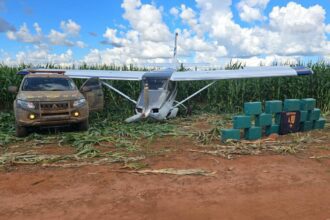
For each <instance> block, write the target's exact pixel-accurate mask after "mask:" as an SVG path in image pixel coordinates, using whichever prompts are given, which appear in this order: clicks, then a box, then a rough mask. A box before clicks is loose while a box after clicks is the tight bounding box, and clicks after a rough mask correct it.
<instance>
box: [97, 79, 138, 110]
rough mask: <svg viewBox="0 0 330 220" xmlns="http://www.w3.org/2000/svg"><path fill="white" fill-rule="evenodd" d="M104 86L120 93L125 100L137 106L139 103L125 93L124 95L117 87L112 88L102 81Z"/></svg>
mask: <svg viewBox="0 0 330 220" xmlns="http://www.w3.org/2000/svg"><path fill="white" fill-rule="evenodd" d="M102 84H103V85H105V86H106V87H108V88H109V89H111V90H113V91H114V92H116V93H118V94H119V95H121V96H123V97H124V98H126V99H128V100H129V101H131V102H133V103H134V104H135V105H136V103H137V102H136V101H135V100H133V99H131V98H130V97H129V96H128V95H126V94H125V93H122V92H121V91H119V90H118V89H116V88H115V87H113V86H111V85H110V84H109V83H106V82H104V81H102Z"/></svg>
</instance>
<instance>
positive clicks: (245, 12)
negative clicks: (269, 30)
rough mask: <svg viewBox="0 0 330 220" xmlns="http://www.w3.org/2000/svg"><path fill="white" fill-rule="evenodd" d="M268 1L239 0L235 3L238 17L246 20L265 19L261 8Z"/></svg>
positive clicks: (263, 7) (265, 5) (264, 6)
mask: <svg viewBox="0 0 330 220" xmlns="http://www.w3.org/2000/svg"><path fill="white" fill-rule="evenodd" d="M268 2H269V0H241V1H240V2H239V3H238V4H237V9H238V11H239V16H240V18H241V19H242V20H243V21H246V22H252V21H259V20H265V19H266V17H265V16H264V15H263V10H264V9H265V8H266V7H267V5H268Z"/></svg>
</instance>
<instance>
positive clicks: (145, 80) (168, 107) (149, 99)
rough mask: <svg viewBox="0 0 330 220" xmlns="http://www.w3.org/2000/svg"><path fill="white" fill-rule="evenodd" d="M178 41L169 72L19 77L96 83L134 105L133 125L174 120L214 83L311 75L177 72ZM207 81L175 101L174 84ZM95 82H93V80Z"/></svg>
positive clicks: (297, 71) (270, 70) (260, 70)
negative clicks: (131, 86) (130, 88)
mask: <svg viewBox="0 0 330 220" xmlns="http://www.w3.org/2000/svg"><path fill="white" fill-rule="evenodd" d="M177 37H178V34H176V35H175V46H174V55H173V63H172V64H171V67H170V68H167V69H164V70H159V71H147V72H142V71H111V70H73V69H71V70H69V69H61V70H60V69H56V70H54V69H27V70H22V71H20V72H19V74H27V73H33V72H62V73H64V74H65V75H67V76H69V77H71V78H75V79H90V78H93V79H95V78H96V79H97V82H98V83H99V85H104V86H105V87H107V88H109V89H110V90H112V91H114V92H116V93H118V94H119V95H121V96H123V97H124V98H126V99H127V100H129V101H131V102H132V103H134V104H135V105H136V107H135V112H136V114H135V115H133V116H132V117H129V118H127V119H126V122H135V121H139V120H141V119H144V118H148V117H150V118H153V119H155V120H166V119H169V118H174V117H176V115H177V113H178V110H179V109H178V107H179V106H183V107H185V106H184V105H183V103H185V102H186V101H188V100H189V99H191V98H193V97H194V96H196V95H197V94H199V93H200V92H202V91H204V90H205V89H207V88H208V87H210V86H212V85H213V84H214V83H215V82H216V81H217V80H224V79H241V78H262V77H280V76H301V75H310V74H313V71H312V70H310V69H308V68H306V67H295V68H291V67H289V66H271V67H249V68H244V69H237V70H209V71H199V70H196V71H183V72H179V71H177V68H178V67H179V65H178V64H179V62H178V61H177V58H176V55H177ZM105 80H129V81H141V87H142V89H141V93H140V96H139V98H138V99H137V101H136V100H133V99H132V98H130V97H129V96H127V95H126V94H124V93H123V92H121V91H119V90H118V89H116V88H114V87H113V86H112V85H110V84H109V83H107V82H106V81H105ZM196 80H203V81H205V80H207V81H211V82H210V83H209V84H207V85H206V86H204V87H203V88H201V89H199V90H198V91H196V92H195V93H193V94H191V95H190V96H188V97H187V98H185V99H183V100H181V101H177V100H176V95H177V90H178V89H177V82H180V81H196ZM93 81H95V80H93Z"/></svg>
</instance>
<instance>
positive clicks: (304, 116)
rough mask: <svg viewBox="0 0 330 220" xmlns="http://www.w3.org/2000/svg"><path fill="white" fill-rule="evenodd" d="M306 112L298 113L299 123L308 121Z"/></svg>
mask: <svg viewBox="0 0 330 220" xmlns="http://www.w3.org/2000/svg"><path fill="white" fill-rule="evenodd" d="M307 115H308V111H300V122H305V121H309V120H307Z"/></svg>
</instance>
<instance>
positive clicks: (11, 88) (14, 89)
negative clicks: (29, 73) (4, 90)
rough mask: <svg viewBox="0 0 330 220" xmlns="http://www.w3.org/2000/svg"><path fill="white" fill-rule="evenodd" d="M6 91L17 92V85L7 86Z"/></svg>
mask: <svg viewBox="0 0 330 220" xmlns="http://www.w3.org/2000/svg"><path fill="white" fill-rule="evenodd" d="M8 92H10V93H12V94H17V92H18V88H17V86H9V87H8Z"/></svg>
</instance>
